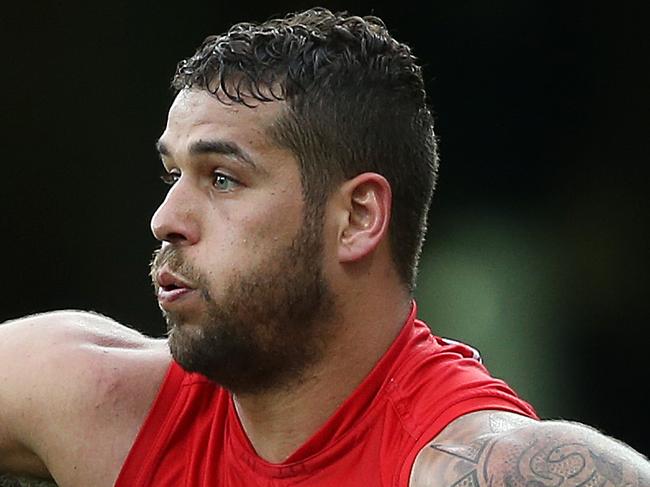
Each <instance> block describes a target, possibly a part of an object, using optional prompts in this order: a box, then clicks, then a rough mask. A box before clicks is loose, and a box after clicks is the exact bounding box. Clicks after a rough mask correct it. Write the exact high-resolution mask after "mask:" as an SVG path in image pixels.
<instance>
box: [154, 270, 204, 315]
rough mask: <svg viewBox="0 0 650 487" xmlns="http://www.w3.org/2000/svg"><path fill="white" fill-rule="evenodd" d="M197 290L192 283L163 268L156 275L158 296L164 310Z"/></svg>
mask: <svg viewBox="0 0 650 487" xmlns="http://www.w3.org/2000/svg"><path fill="white" fill-rule="evenodd" d="M195 290H196V288H195V287H194V286H193V285H192V284H191V283H190V282H188V281H187V280H186V279H184V278H182V277H181V276H178V275H177V274H174V273H173V272H171V271H170V270H169V269H166V268H163V269H161V270H160V271H159V272H158V274H157V275H156V295H157V297H158V303H159V304H160V306H161V307H163V308H165V307H166V306H167V305H170V304H171V303H173V302H175V301H177V300H179V299H181V298H183V297H184V296H187V295H188V294H190V293H192V292H194V291H195Z"/></svg>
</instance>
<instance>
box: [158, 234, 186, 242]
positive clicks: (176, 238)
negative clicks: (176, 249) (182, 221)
mask: <svg viewBox="0 0 650 487" xmlns="http://www.w3.org/2000/svg"><path fill="white" fill-rule="evenodd" d="M163 240H165V241H166V242H169V243H182V242H184V241H185V240H187V238H186V237H185V235H183V234H182V233H178V232H170V233H168V234H166V235H165V236H164V238H163Z"/></svg>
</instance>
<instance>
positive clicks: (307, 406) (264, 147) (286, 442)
mask: <svg viewBox="0 0 650 487" xmlns="http://www.w3.org/2000/svg"><path fill="white" fill-rule="evenodd" d="M282 110H283V105H282V103H280V102H274V103H268V104H260V105H258V106H257V107H255V108H251V107H246V106H239V105H236V106H233V105H224V104H222V103H221V102H219V101H218V100H216V99H215V98H214V97H212V96H210V95H208V94H207V93H205V92H201V91H184V92H181V94H179V96H178V97H177V99H176V101H175V102H174V104H173V106H172V108H171V110H170V114H169V120H168V124H167V127H166V129H165V131H164V133H163V135H162V136H161V139H160V144H159V147H160V148H164V150H161V155H162V158H163V163H164V166H165V169H166V171H167V172H169V173H170V174H173V178H174V181H175V184H174V185H173V186H172V187H171V189H170V190H169V193H168V195H167V197H166V199H165V201H164V202H163V204H162V205H161V206H160V208H159V209H158V211H157V212H156V214H155V215H154V218H153V220H152V230H153V233H154V235H155V236H156V238H158V239H159V240H160V241H161V242H162V245H163V246H169V245H173V246H176V247H177V248H179V249H182V252H183V255H184V258H186V259H187V260H188V263H189V264H191V265H192V266H193V267H194V268H197V269H201V270H204V271H205V273H206V276H207V278H206V282H207V284H206V285H207V286H209V291H210V294H211V295H212V296H214V297H215V301H217V302H218V300H219V298H220V297H221V296H223V293H224V289H226V285H227V284H228V283H229V282H231V281H232V279H234V276H237V275H241V274H246V273H247V272H248V271H250V270H251V269H253V268H254V266H255V265H256V264H258V265H259V263H260V262H266V261H264V260H263V257H268V255H273V254H270V251H269V249H270V248H273V246H282V245H288V244H289V243H290V242H291V241H292V239H293V237H294V236H295V235H296V234H297V233H298V231H299V229H300V228H301V225H302V224H303V221H304V220H303V217H304V214H305V206H304V201H303V197H302V190H301V180H300V172H299V168H298V163H297V160H296V159H295V156H293V154H292V153H290V152H289V151H287V150H285V149H283V148H281V147H278V146H277V145H276V144H274V143H273V141H272V140H271V139H270V137H269V135H268V130H267V129H268V128H269V126H270V125H271V124H272V123H273V122H274V121H275V120H276V119H277V117H278V116H279V115H280V114H281V111H282ZM205 142H209V143H208V144H207V147H220V148H223V147H229V148H232V147H237V148H239V149H241V151H243V152H244V153H246V154H247V158H249V159H250V160H252V161H254V164H253V165H251V164H249V163H246V162H242V160H241V158H239V159H238V158H237V157H233V154H232V151H230V153H228V154H224V153H223V151H221V152H219V151H217V152H215V151H213V150H208V151H206V150H203V149H204V148H205V147H206V144H205ZM197 147H198V148H201V147H203V149H201V150H196V149H197ZM240 153H241V152H240ZM391 198H392V195H391V190H390V186H389V184H388V183H387V182H386V180H385V179H384V178H383V177H382V176H380V175H378V174H374V173H364V174H360V175H358V176H356V177H354V178H353V179H350V180H348V181H345V182H343V183H342V184H341V185H340V187H338V188H336V189H335V190H334V191H333V193H332V195H331V196H330V198H329V200H328V202H327V204H326V207H325V213H324V221H323V239H324V241H323V247H324V248H323V262H322V265H323V274H324V277H325V278H326V280H327V282H328V284H329V285H330V287H331V289H332V291H333V293H334V295H335V296H336V317H337V320H336V323H335V326H332V328H331V334H330V335H329V336H328V340H327V343H326V344H325V345H324V346H325V349H324V350H325V353H324V354H323V357H322V358H321V359H320V360H319V361H317V362H316V363H314V364H310V365H309V367H308V368H307V369H306V370H304V371H303V374H302V377H301V380H300V381H298V382H297V383H293V384H292V385H291V387H285V388H274V389H270V390H267V391H265V392H263V393H256V394H235V403H236V406H237V412H238V414H239V416H240V419H241V422H242V425H243V426H244V429H245V431H246V433H247V435H248V437H249V439H250V441H251V444H252V445H253V447H254V448H255V450H256V451H257V453H258V455H260V456H261V457H262V458H264V459H266V460H268V461H270V462H274V463H278V462H282V461H283V460H285V459H286V458H287V457H289V456H290V455H291V454H292V453H293V452H294V451H296V450H297V449H298V448H299V447H300V446H301V445H302V444H303V443H304V442H305V441H306V440H307V439H308V438H309V437H310V436H311V435H312V434H313V433H314V432H315V431H317V430H318V428H319V427H320V426H321V425H322V424H323V423H324V422H325V421H326V420H327V419H328V418H329V417H330V416H331V415H332V413H333V412H334V411H335V410H336V409H337V407H338V406H339V405H340V404H341V403H342V402H343V401H344V400H345V398H347V397H348V396H349V395H350V394H351V393H352V392H353V390H354V389H355V388H356V387H357V385H358V384H359V383H360V382H361V381H362V380H363V378H364V377H365V376H366V375H367V374H368V372H369V371H370V370H371V369H372V367H373V366H374V365H375V364H376V363H377V361H378V360H379V358H380V357H381V356H382V355H383V353H384V352H385V351H386V350H387V349H388V347H389V346H390V344H391V343H392V341H393V340H394V338H395V337H396V335H397V334H398V332H399V330H400V328H401V326H402V325H403V323H404V320H405V318H406V316H407V314H408V312H409V309H410V296H409V293H408V290H407V287H406V286H405V285H404V284H403V283H402V282H401V281H400V279H399V277H398V274H397V272H396V270H395V268H394V264H393V260H392V257H391V252H390V248H389V244H388V225H389V221H390V208H391ZM265 254H266V255H265ZM160 304H161V307H163V308H164V309H166V310H167V311H175V312H182V313H183V314H184V315H185V316H187V317H188V319H187V320H186V321H185V323H184V325H183V326H185V327H186V330H188V332H189V333H192V330H193V328H192V327H193V326H194V327H196V326H197V324H196V323H199V322H200V321H198V320H195V321H193V320H192V317H193V316H195V315H196V316H198V315H200V314H201V312H202V311H204V310H203V308H202V307H203V306H205V304H204V303H203V301H202V300H201V299H200V297H198V293H197V292H194V291H191V290H190V291H188V292H187V293H185V294H184V296H183V297H182V298H180V299H178V300H174V301H166V302H163V301H161V302H160ZM170 360H171V357H170V355H169V352H168V348H167V343H166V342H165V341H164V340H154V339H151V338H147V337H144V336H142V335H141V334H139V333H137V332H136V331H134V330H131V329H129V328H127V327H124V326H122V325H120V324H118V323H116V322H114V321H112V320H110V319H108V318H105V317H100V316H97V315H94V314H90V313H81V312H59V313H46V314H43V315H38V316H35V317H29V318H25V319H21V320H16V321H14V322H9V323H6V324H4V325H2V326H0V473H4V472H7V473H11V474H15V475H28V476H33V477H38V478H43V479H53V480H55V481H56V482H57V484H58V485H59V486H61V487H87V486H94V487H110V486H112V485H113V484H114V482H115V480H116V478H117V476H118V474H119V471H120V469H121V466H122V464H123V462H124V460H125V458H126V456H127V454H128V452H129V450H130V448H131V446H132V444H133V441H134V440H135V437H136V435H137V432H138V430H139V428H140V427H141V425H142V422H143V421H144V418H145V416H146V414H147V411H148V410H149V408H150V406H151V404H152V401H153V400H154V398H155V395H156V392H157V390H158V389H159V387H160V384H161V382H162V380H163V377H164V374H165V371H166V370H167V368H168V366H169V364H170ZM540 424H544V426H543V427H541V426H540ZM495 428H496V429H495ZM608 442H610V443H612V444H614V445H616V444H615V443H613V442H611V440H606V439H604V437H602V435H598V434H597V433H594V432H591V431H589V430H586V429H584V428H582V427H575V426H572V425H566V424H560V425H558V424H556V423H534V422H524V423H522V422H521V420H520V419H518V418H517V417H515V416H513V415H507V414H505V413H489V414H488V413H480V414H474V415H469V416H467V417H463V418H460V419H459V420H457V421H456V422H454V423H453V424H452V425H450V426H449V427H448V428H447V429H446V430H445V431H444V432H443V433H442V434H441V435H440V436H439V437H438V438H435V439H434V440H433V442H432V444H431V445H430V446H428V447H426V448H425V449H424V450H423V451H422V452H421V454H420V455H419V457H418V459H417V463H416V466H415V468H414V470H413V478H412V481H411V485H413V486H441V485H449V486H452V485H455V486H476V485H490V486H494V487H496V486H506V485H508V486H519V485H527V486H528V487H539V486H546V485H549V486H550V485H558V486H564V485H567V486H568V485H585V486H588V485H629V486H640V485H648V482H647V478H648V475H647V464H645V465H646V466H642V465H643V464H642V463H639V462H642V460H641V457H639V456H635V455H634V454H633V453H631V452H629V451H628V450H627V449H626V448H624V447H619V446H616V447H611V448H610V446H608V445H610V443H608ZM603 445H604V446H603ZM567 459H568V460H567ZM565 460H567V461H568V462H569V466H568V467H566V468H565V467H564V464H565V463H566V462H565ZM575 461H577V462H578V463H575ZM580 462H582V463H580ZM589 462H591V463H589ZM635 462H636V463H635ZM583 464H584V465H583ZM558 466H559V467H560V469H559V470H558V469H557V467H558ZM644 468H645V469H646V470H643V469H644ZM563 469H564V470H563ZM566 469H569V470H570V471H571V472H574V471H575V472H577V473H576V474H575V475H573V476H572V477H571V481H573V480H576V479H578V478H579V479H582V478H583V476H584V475H585V474H587V473H589V472H591V473H593V472H596V473H598V475H601V477H602V478H603V479H605V480H603V481H601V480H602V479H601V477H593V479H596V480H595V481H594V483H589V482H590V479H592V477H589V476H587V477H586V482H582V481H581V482H582V483H574V484H572V483H566V482H565V483H563V481H564V480H563V478H564V477H562V475H565V474H566V471H567V470H566ZM617 469H618V470H617ZM619 470H620V472H621V473H620V475H618V473H617V472H619ZM578 474H579V475H580V477H578ZM615 474H616V475H618V476H616V475H615ZM619 480H620V481H619ZM603 482H605V483H603ZM606 482H612V483H610V484H607V483H606ZM616 482H618V483H616Z"/></svg>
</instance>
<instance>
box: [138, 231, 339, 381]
mask: <svg viewBox="0 0 650 487" xmlns="http://www.w3.org/2000/svg"><path fill="white" fill-rule="evenodd" d="M311 221H312V222H313V221H314V220H311ZM321 233H322V231H321V230H320V228H315V225H314V223H312V224H311V225H308V224H305V225H303V226H302V227H301V230H300V231H299V232H298V235H297V236H296V237H295V238H294V239H293V241H292V242H291V244H290V245H288V246H286V247H280V248H276V249H275V250H274V251H272V252H271V253H270V254H269V255H267V256H266V257H265V258H263V259H262V260H261V262H258V263H257V264H256V265H255V266H254V267H253V268H251V269H247V270H246V271H245V272H244V271H241V272H238V273H235V274H234V275H233V276H232V277H231V278H230V279H229V282H227V283H225V289H224V292H223V293H221V294H220V296H219V298H218V299H215V298H214V297H213V295H212V293H211V292H210V287H209V283H208V279H207V278H206V277H205V275H206V274H208V273H205V274H204V273H203V272H201V271H199V270H198V269H196V268H194V267H192V266H191V265H190V264H189V263H188V262H187V261H186V260H185V259H184V258H183V255H182V248H179V247H175V246H174V245H173V244H172V245H168V246H166V247H164V248H163V249H161V250H159V251H157V252H156V253H155V254H154V259H153V261H152V264H151V275H152V277H154V276H155V275H156V274H157V271H158V269H159V268H160V267H161V266H163V265H165V264H166V265H167V266H168V267H169V269H170V270H171V271H172V272H174V273H177V274H179V275H181V276H183V277H184V278H187V279H189V280H190V281H191V282H192V283H194V284H195V285H196V291H198V292H199V293H200V296H201V299H202V301H203V304H204V306H203V309H202V310H201V311H198V312H197V311H196V310H194V311H193V312H185V313H184V312H165V311H163V315H164V317H165V320H166V322H167V329H168V338H169V341H168V343H169V348H170V351H171V354H172V357H173V358H174V360H175V361H176V362H178V364H179V365H180V366H181V367H182V368H183V369H184V370H186V371H188V372H197V373H200V374H202V375H204V376H206V377H207V378H208V379H210V380H212V381H214V382H216V383H218V384H220V385H221V386H223V387H224V388H226V389H228V390H230V391H231V392H234V393H238V394H256V393H260V392H266V391H269V390H282V389H286V388H290V387H292V386H294V385H296V384H299V383H301V382H303V381H304V380H306V378H307V376H306V372H307V370H308V369H309V366H310V365H313V364H315V363H317V362H318V361H319V360H320V359H321V357H322V356H323V353H324V349H325V347H326V345H327V343H328V342H329V339H328V337H330V336H331V334H332V332H333V330H332V324H333V322H334V321H335V314H336V313H335V310H334V295H333V293H332V291H331V290H330V287H329V286H328V284H327V281H326V280H325V277H324V275H323V265H322V261H323V244H322V236H321ZM154 286H156V284H155V280H154Z"/></svg>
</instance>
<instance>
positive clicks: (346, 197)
mask: <svg viewBox="0 0 650 487" xmlns="http://www.w3.org/2000/svg"><path fill="white" fill-rule="evenodd" d="M339 191H340V193H339V194H340V196H341V199H340V200H339V201H340V203H341V204H340V206H339V215H338V217H339V218H338V223H339V233H338V258H339V262H354V261H357V260H360V259H362V258H364V257H365V256H367V255H369V254H371V253H372V252H373V251H374V250H375V249H376V248H377V246H378V245H379V244H380V243H381V242H382V240H384V238H385V237H386V235H387V233H388V224H389V222H390V209H391V202H392V193H391V189H390V184H389V183H388V181H387V180H386V178H384V177H383V176H380V175H379V174H376V173H370V172H369V173H363V174H359V175H358V176H356V177H355V178H353V179H350V180H349V181H346V182H345V183H343V185H342V186H341V188H340V190H339Z"/></svg>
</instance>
